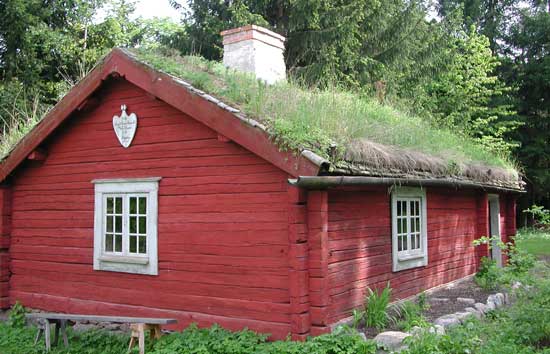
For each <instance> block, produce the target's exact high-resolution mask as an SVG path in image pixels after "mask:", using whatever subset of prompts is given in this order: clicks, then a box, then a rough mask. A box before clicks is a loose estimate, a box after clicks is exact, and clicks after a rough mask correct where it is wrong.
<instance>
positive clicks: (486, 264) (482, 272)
mask: <svg viewBox="0 0 550 354" xmlns="http://www.w3.org/2000/svg"><path fill="white" fill-rule="evenodd" d="M502 275H503V270H502V268H499V267H498V266H497V262H496V261H495V260H493V259H490V258H487V257H482V258H481V264H480V266H479V270H478V271H477V273H476V275H475V278H474V279H475V282H476V283H477V285H479V286H480V287H482V288H483V289H486V290H494V289H497V288H498V287H499V285H500V281H501V278H502Z"/></svg>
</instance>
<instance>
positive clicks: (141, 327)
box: [138, 323, 145, 354]
mask: <svg viewBox="0 0 550 354" xmlns="http://www.w3.org/2000/svg"><path fill="white" fill-rule="evenodd" d="M138 332H139V338H138V341H139V354H145V325H144V324H142V323H140V324H138Z"/></svg>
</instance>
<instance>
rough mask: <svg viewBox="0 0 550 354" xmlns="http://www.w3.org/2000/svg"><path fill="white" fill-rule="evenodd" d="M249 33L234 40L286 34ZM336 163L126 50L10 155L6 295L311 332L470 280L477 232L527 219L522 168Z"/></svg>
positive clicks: (2, 235)
mask: <svg viewBox="0 0 550 354" xmlns="http://www.w3.org/2000/svg"><path fill="white" fill-rule="evenodd" d="M235 33H236V34H237V35H238V36H239V38H237V39H233V40H232V41H230V40H227V41H226V44H227V45H229V44H237V45H240V44H242V43H241V42H240V41H245V40H248V41H255V42H261V43H263V44H262V45H269V46H271V47H274V48H280V45H279V44H277V43H273V42H270V41H272V40H273V41H282V40H281V39H280V38H279V37H276V36H271V37H269V36H270V32H269V31H266V30H263V29H259V28H256V27H246V28H244V29H240V30H237V31H234V32H231V33H230V34H235ZM262 36H264V37H265V38H262ZM266 36H267V37H266ZM268 37H269V38H268ZM266 38H267V39H266ZM270 38H271V39H270ZM255 42H254V43H255ZM256 44H257V43H255V44H254V45H256ZM268 49H269V50H271V49H273V48H268ZM123 105H125V107H122V108H123V109H122V111H121V106H123ZM133 113H135V114H137V118H136V116H134V115H132V114H133ZM114 115H116V116H117V117H114V118H113V116H114ZM136 120H138V121H139V123H137V125H136ZM113 122H114V123H113ZM136 126H137V128H136ZM330 164H331V162H330V161H327V160H325V159H322V158H320V157H319V156H317V155H315V154H314V153H312V152H311V151H302V152H301V153H299V154H294V153H288V152H281V151H280V150H279V149H278V148H277V146H276V145H275V144H274V143H273V142H272V141H271V139H270V138H269V136H268V135H267V133H266V131H265V128H264V126H263V125H262V124H259V123H257V122H255V121H253V120H251V119H248V118H246V117H245V116H243V115H242V114H241V113H240V112H238V111H237V110H236V109H234V108H232V107H230V106H228V105H226V104H224V103H222V102H220V101H218V100H217V99H215V98H213V97H211V96H209V95H207V94H205V93H204V92H202V91H200V90H197V89H195V88H193V87H192V86H191V85H189V84H188V83H186V82H184V81H182V80H181V79H179V78H175V77H173V76H170V75H168V74H165V73H163V72H160V71H157V70H155V69H153V68H152V67H150V66H148V65H146V64H144V63H142V62H140V61H139V60H136V58H135V57H134V56H133V55H132V54H131V53H129V52H127V51H124V50H119V49H115V50H113V51H112V52H111V53H110V54H109V55H108V56H107V57H106V58H105V59H104V60H103V61H102V62H101V63H100V64H98V66H96V68H95V69H94V70H93V71H92V72H91V73H90V74H89V75H88V76H87V77H86V78H85V79H83V80H82V81H81V82H80V83H79V84H78V85H77V86H75V87H74V88H73V89H72V90H71V91H70V92H69V93H68V94H67V95H66V96H65V97H64V98H63V99H62V100H61V101H60V102H59V104H57V105H56V106H55V108H54V109H53V110H52V111H50V112H49V113H48V115H47V116H46V117H45V118H44V119H43V120H42V122H41V123H40V124H39V125H38V126H37V127H35V128H34V129H33V130H32V131H31V132H30V133H29V134H28V135H27V136H26V137H25V138H24V139H23V140H22V141H21V142H20V143H19V144H18V145H17V146H16V147H15V148H14V149H13V150H12V151H11V153H10V154H9V155H8V156H7V157H6V158H5V159H4V160H3V161H2V164H1V172H0V183H1V187H0V188H1V189H0V215H1V219H0V307H1V308H6V307H8V306H10V305H11V304H13V303H15V301H17V300H18V301H21V302H22V303H23V304H24V305H25V306H28V307H31V308H38V309H43V310H48V311H58V312H71V313H81V314H100V315H126V316H163V317H166V316H168V317H175V318H177V319H179V325H180V326H185V325H187V324H189V323H191V322H198V323H199V324H200V325H209V324H213V323H218V324H220V325H222V326H224V327H227V328H230V329H240V328H243V327H249V328H251V329H254V330H257V331H261V332H268V333H272V334H273V336H274V338H283V337H285V336H287V334H289V333H291V334H292V335H293V337H294V338H303V337H305V336H307V335H317V334H320V333H325V332H328V331H329V330H330V328H331V325H333V324H334V323H336V322H338V321H340V320H342V319H344V318H346V317H349V315H350V312H351V310H352V309H353V308H354V307H357V306H359V305H360V304H361V303H362V301H363V297H364V294H365V290H366V289H367V287H377V286H384V285H385V284H386V283H387V282H388V281H389V282H390V283H391V286H392V288H393V289H394V294H395V296H396V297H397V298H404V297H408V296H411V295H414V294H416V293H418V292H420V291H422V290H425V289H428V288H431V287H434V286H437V285H441V284H444V283H447V282H450V281H453V280H456V279H459V278H462V277H465V276H467V275H470V274H472V273H474V272H475V271H476V267H477V265H478V263H479V257H480V256H481V255H482V253H483V252H479V251H476V249H474V247H473V246H472V240H474V239H475V238H477V237H479V236H482V235H489V234H496V235H500V236H501V237H502V238H503V239H505V240H506V238H507V237H509V236H510V235H514V234H515V195H516V193H517V192H518V191H520V190H521V182H520V180H515V181H510V180H508V181H503V180H500V179H498V178H496V177H494V176H496V175H498V174H495V169H490V168H487V169H486V170H484V171H485V174H484V177H483V178H482V179H480V178H479V176H478V177H476V178H474V177H471V178H470V177H468V176H466V177H464V178H453V179H449V178H432V177H431V176H429V175H426V174H425V173H423V174H421V173H419V174H418V175H411V174H408V175H406V176H404V175H400V174H399V173H395V171H393V172H392V173H389V172H387V173H386V172H383V171H372V170H368V169H366V168H355V169H348V170H344V169H330V168H329V167H330ZM493 256H494V257H496V258H498V259H500V258H501V257H499V255H498V254H496V253H495V254H494V255H493Z"/></svg>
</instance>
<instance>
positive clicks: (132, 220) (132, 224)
mask: <svg viewBox="0 0 550 354" xmlns="http://www.w3.org/2000/svg"><path fill="white" fill-rule="evenodd" d="M130 233H131V234H137V217H136V216H130Z"/></svg>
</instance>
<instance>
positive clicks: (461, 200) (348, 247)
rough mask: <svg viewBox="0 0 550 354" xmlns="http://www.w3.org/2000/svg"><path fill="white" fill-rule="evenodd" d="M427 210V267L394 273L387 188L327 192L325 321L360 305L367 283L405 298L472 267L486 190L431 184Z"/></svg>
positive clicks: (483, 218) (481, 230)
mask: <svg viewBox="0 0 550 354" xmlns="http://www.w3.org/2000/svg"><path fill="white" fill-rule="evenodd" d="M501 210H503V211H505V210H506V209H505V208H501ZM427 213H428V215H427V217H428V218H427V219H428V266H427V267H420V268H415V269H410V270H405V271H400V272H395V273H394V272H392V253H391V252H392V249H391V208H390V195H389V194H388V189H387V188H382V187H379V188H371V189H368V190H362V191H358V190H347V191H346V190H341V191H331V192H329V202H328V215H329V223H328V225H329V229H328V238H329V265H328V277H329V284H330V305H329V306H328V309H327V311H328V313H327V321H328V323H334V322H336V321H338V320H340V319H342V318H345V317H348V316H350V315H351V310H352V309H353V308H355V307H358V306H361V305H362V304H363V301H364V296H365V294H366V290H367V287H371V288H375V287H378V288H381V287H384V286H385V285H386V283H387V282H388V281H389V282H390V285H391V287H392V288H393V293H394V296H395V298H405V297H408V296H411V295H414V294H416V293H418V292H420V291H422V290H425V289H428V288H431V287H434V286H437V285H440V284H444V283H447V282H450V281H453V280H456V279H459V278H462V277H464V276H467V275H469V274H472V273H474V272H475V271H476V269H477V264H478V262H479V257H481V256H482V255H484V252H480V251H476V250H475V248H474V247H473V246H472V241H473V240H474V239H475V238H477V237H479V236H481V235H484V234H485V233H484V229H486V225H487V222H488V218H487V216H486V215H485V214H486V213H487V198H486V195H484V194H479V193H478V194H475V193H474V192H467V191H459V192H457V191H446V190H444V189H435V188H430V189H428V190H427ZM503 220H504V219H503ZM484 225H485V227H484ZM503 230H506V229H505V228H504V227H503Z"/></svg>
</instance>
